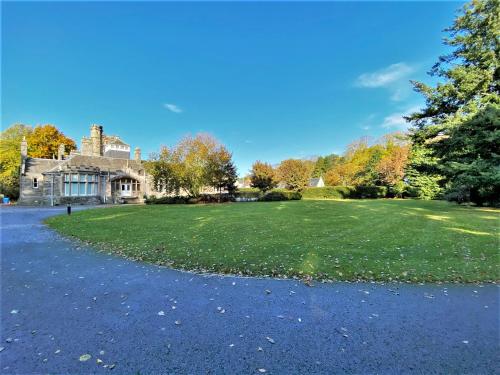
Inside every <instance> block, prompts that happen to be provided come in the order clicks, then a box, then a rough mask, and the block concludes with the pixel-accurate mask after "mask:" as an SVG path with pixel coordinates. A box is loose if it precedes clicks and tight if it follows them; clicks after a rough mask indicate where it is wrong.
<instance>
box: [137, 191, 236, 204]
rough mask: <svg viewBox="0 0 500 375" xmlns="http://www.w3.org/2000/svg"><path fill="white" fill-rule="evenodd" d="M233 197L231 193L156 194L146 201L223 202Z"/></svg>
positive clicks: (165, 202) (155, 202) (147, 202)
mask: <svg viewBox="0 0 500 375" xmlns="http://www.w3.org/2000/svg"><path fill="white" fill-rule="evenodd" d="M232 201H233V197H232V196H231V195H230V194H227V193H224V194H220V195H219V194H201V195H200V196H199V197H196V198H194V197H185V196H173V197H161V198H156V197H155V196H154V195H152V196H150V197H147V198H146V199H145V200H144V202H145V203H146V204H197V203H219V202H220V203H222V202H232Z"/></svg>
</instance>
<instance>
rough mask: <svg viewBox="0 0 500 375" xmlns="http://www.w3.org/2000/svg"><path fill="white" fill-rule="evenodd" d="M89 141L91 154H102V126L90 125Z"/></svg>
mask: <svg viewBox="0 0 500 375" xmlns="http://www.w3.org/2000/svg"><path fill="white" fill-rule="evenodd" d="M90 141H91V142H92V156H102V126H99V125H95V124H94V125H92V126H91V127H90Z"/></svg>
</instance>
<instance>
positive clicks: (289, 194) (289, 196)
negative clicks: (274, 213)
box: [259, 189, 302, 202]
mask: <svg viewBox="0 0 500 375" xmlns="http://www.w3.org/2000/svg"><path fill="white" fill-rule="evenodd" d="M301 199H302V194H301V193H299V192H298V191H290V190H283V189H275V190H272V191H270V192H268V193H266V194H264V195H263V196H262V197H260V198H259V200H260V201H265V202H269V201H298V200H301Z"/></svg>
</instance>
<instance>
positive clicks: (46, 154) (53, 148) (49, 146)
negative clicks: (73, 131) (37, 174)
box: [26, 125, 76, 159]
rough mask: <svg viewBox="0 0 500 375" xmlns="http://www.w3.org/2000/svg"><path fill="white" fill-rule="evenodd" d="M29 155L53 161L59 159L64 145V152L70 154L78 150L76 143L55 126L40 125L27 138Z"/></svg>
mask: <svg viewBox="0 0 500 375" xmlns="http://www.w3.org/2000/svg"><path fill="white" fill-rule="evenodd" d="M26 140H27V141H28V155H29V156H30V157H32V158H45V159H52V158H54V157H57V152H58V149H59V145H61V144H63V145H64V151H65V152H66V153H67V154H69V153H70V152H71V150H76V143H75V141H73V140H72V139H71V138H68V137H66V136H65V135H64V134H63V133H62V132H61V131H60V130H59V129H57V128H56V127H55V126H54V125H39V126H36V127H35V128H34V129H33V131H32V132H30V134H29V135H28V136H27V137H26Z"/></svg>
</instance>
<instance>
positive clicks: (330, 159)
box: [311, 154, 341, 178]
mask: <svg viewBox="0 0 500 375" xmlns="http://www.w3.org/2000/svg"><path fill="white" fill-rule="evenodd" d="M340 160H341V157H340V156H339V155H336V154H330V155H326V156H320V157H318V158H317V159H316V162H315V164H314V169H313V172H312V176H311V177H314V178H318V177H321V176H324V175H325V174H326V172H328V171H329V170H330V169H332V168H333V167H334V166H335V165H336V164H337V163H339V162H340Z"/></svg>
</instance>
